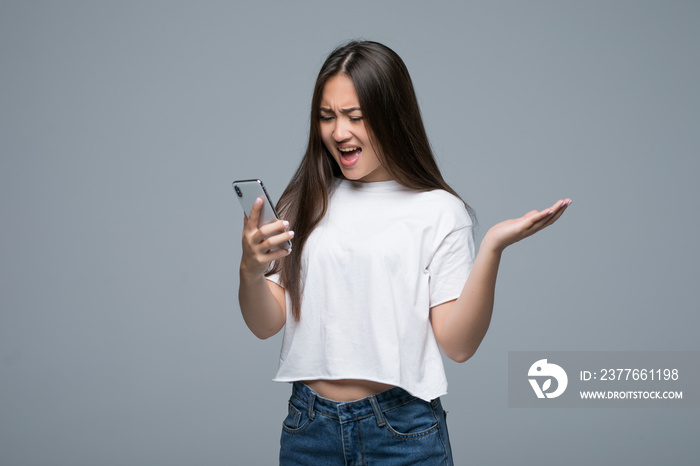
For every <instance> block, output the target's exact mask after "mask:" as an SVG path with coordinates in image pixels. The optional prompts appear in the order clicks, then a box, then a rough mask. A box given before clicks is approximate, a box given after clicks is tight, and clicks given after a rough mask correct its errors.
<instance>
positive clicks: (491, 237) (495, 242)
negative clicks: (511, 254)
mask: <svg viewBox="0 0 700 466" xmlns="http://www.w3.org/2000/svg"><path fill="white" fill-rule="evenodd" d="M569 204H571V199H564V200H559V201H557V202H555V203H554V205H553V206H552V207H549V208H547V209H544V210H541V211H539V212H538V211H537V210H531V211H530V212H528V213H526V214H525V215H523V216H522V217H520V218H514V219H511V220H506V221H504V222H501V223H498V224H496V225H494V226H493V227H491V229H490V230H489V231H488V232H487V233H486V236H485V237H484V240H483V241H482V243H481V246H482V247H484V246H487V247H491V248H493V250H494V251H496V252H499V253H500V252H502V251H503V250H504V249H505V248H507V247H508V246H510V245H511V244H513V243H517V242H518V241H520V240H521V239H525V238H527V237H528V236H530V235H533V234H535V233H537V232H538V231H540V230H542V229H543V228H545V227H548V226H549V225H551V224H552V223H554V222H556V221H557V220H558V219H559V217H561V216H562V214H563V213H564V211H565V210H566V208H567V207H568V206H569Z"/></svg>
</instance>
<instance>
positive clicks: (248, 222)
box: [240, 197, 294, 278]
mask: <svg viewBox="0 0 700 466" xmlns="http://www.w3.org/2000/svg"><path fill="white" fill-rule="evenodd" d="M262 202H263V200H262V198H261V197H259V198H257V199H256V200H255V204H254V205H253V208H252V210H251V211H250V215H248V217H247V218H245V219H244V220H243V254H242V256H241V271H240V272H241V275H245V276H246V277H248V278H255V277H258V276H262V275H263V274H264V273H265V271H267V269H268V267H269V265H270V262H272V261H274V260H277V259H280V258H282V257H284V256H287V255H289V254H290V253H291V252H292V249H291V248H289V249H284V248H282V247H280V248H278V249H274V250H271V249H272V248H274V247H275V246H279V245H280V244H282V243H284V242H285V241H289V240H291V239H292V238H293V237H294V232H293V231H288V228H289V222H287V221H286V220H277V221H276V222H272V223H268V224H267V225H263V226H261V227H260V228H258V226H257V225H258V219H259V217H260V211H261V210H262Z"/></svg>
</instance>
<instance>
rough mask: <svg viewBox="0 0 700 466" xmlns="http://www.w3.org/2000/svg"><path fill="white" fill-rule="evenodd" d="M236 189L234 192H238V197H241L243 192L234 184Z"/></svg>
mask: <svg viewBox="0 0 700 466" xmlns="http://www.w3.org/2000/svg"><path fill="white" fill-rule="evenodd" d="M235 189H236V194H238V197H243V193H242V192H241V189H240V188H239V187H238V186H235Z"/></svg>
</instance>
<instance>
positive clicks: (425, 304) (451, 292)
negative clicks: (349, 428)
mask: <svg viewBox="0 0 700 466" xmlns="http://www.w3.org/2000/svg"><path fill="white" fill-rule="evenodd" d="M474 255H475V247H474V238H473V234H472V222H471V219H470V217H469V214H468V213H467V211H466V209H465V207H464V204H463V203H462V201H460V200H459V199H458V198H457V197H455V196H453V195H452V194H450V193H448V192H446V191H443V190H434V191H429V192H418V191H413V190H411V189H409V188H405V187H403V186H401V185H400V184H398V183H397V182H395V181H383V182H374V183H360V182H353V181H348V180H340V179H339V180H337V181H336V183H335V189H332V190H331V195H330V202H329V207H328V211H327V213H326V215H325V217H324V218H323V219H322V220H321V222H320V223H319V225H318V226H317V227H316V229H314V231H313V232H312V234H311V235H310V237H309V239H308V241H307V243H306V245H305V247H304V252H303V254H302V270H301V273H302V277H304V278H303V294H302V301H301V319H300V320H299V322H296V321H295V320H294V317H293V316H292V314H291V303H290V301H289V298H287V322H286V326H285V330H284V339H283V342H282V350H281V353H280V365H279V371H278V372H277V376H276V377H275V378H274V380H275V381H277V382H293V381H297V380H318V379H326V380H328V379H331V380H337V379H363V380H372V381H375V382H381V383H385V384H390V385H395V386H398V387H401V388H403V389H404V390H406V391H408V392H409V393H411V394H413V395H414V396H416V397H418V398H421V399H423V400H426V401H429V400H432V399H434V398H437V397H439V396H442V395H444V394H445V393H447V380H446V378H445V371H444V368H443V364H442V358H441V355H440V349H439V347H438V344H437V342H436V341H435V336H434V334H433V329H432V326H431V324H430V320H429V317H430V308H431V307H433V306H436V305H438V304H441V303H444V302H447V301H450V300H453V299H456V298H457V297H459V295H460V293H461V291H462V288H463V287H464V284H465V283H466V281H467V277H468V276H469V272H470V270H471V267H472V263H473V261H474ZM268 278H269V279H270V280H272V281H275V282H279V277H278V276H270V277H268Z"/></svg>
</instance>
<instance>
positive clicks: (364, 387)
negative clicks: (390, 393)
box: [304, 379, 394, 401]
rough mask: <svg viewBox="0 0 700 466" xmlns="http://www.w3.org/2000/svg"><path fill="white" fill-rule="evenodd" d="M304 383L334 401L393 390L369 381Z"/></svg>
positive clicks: (346, 380)
mask: <svg viewBox="0 0 700 466" xmlns="http://www.w3.org/2000/svg"><path fill="white" fill-rule="evenodd" d="M304 383H305V384H306V385H307V386H308V387H309V388H310V389H311V390H313V391H315V392H316V393H318V394H319V395H321V396H322V397H324V398H328V399H329V400H334V401H354V400H359V399H362V398H367V397H368V396H371V395H376V394H377V393H379V392H383V391H384V390H388V389H390V388H393V387H394V386H393V385H387V384H385V383H379V382H372V381H371V380H358V379H343V380H305V381H304Z"/></svg>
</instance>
